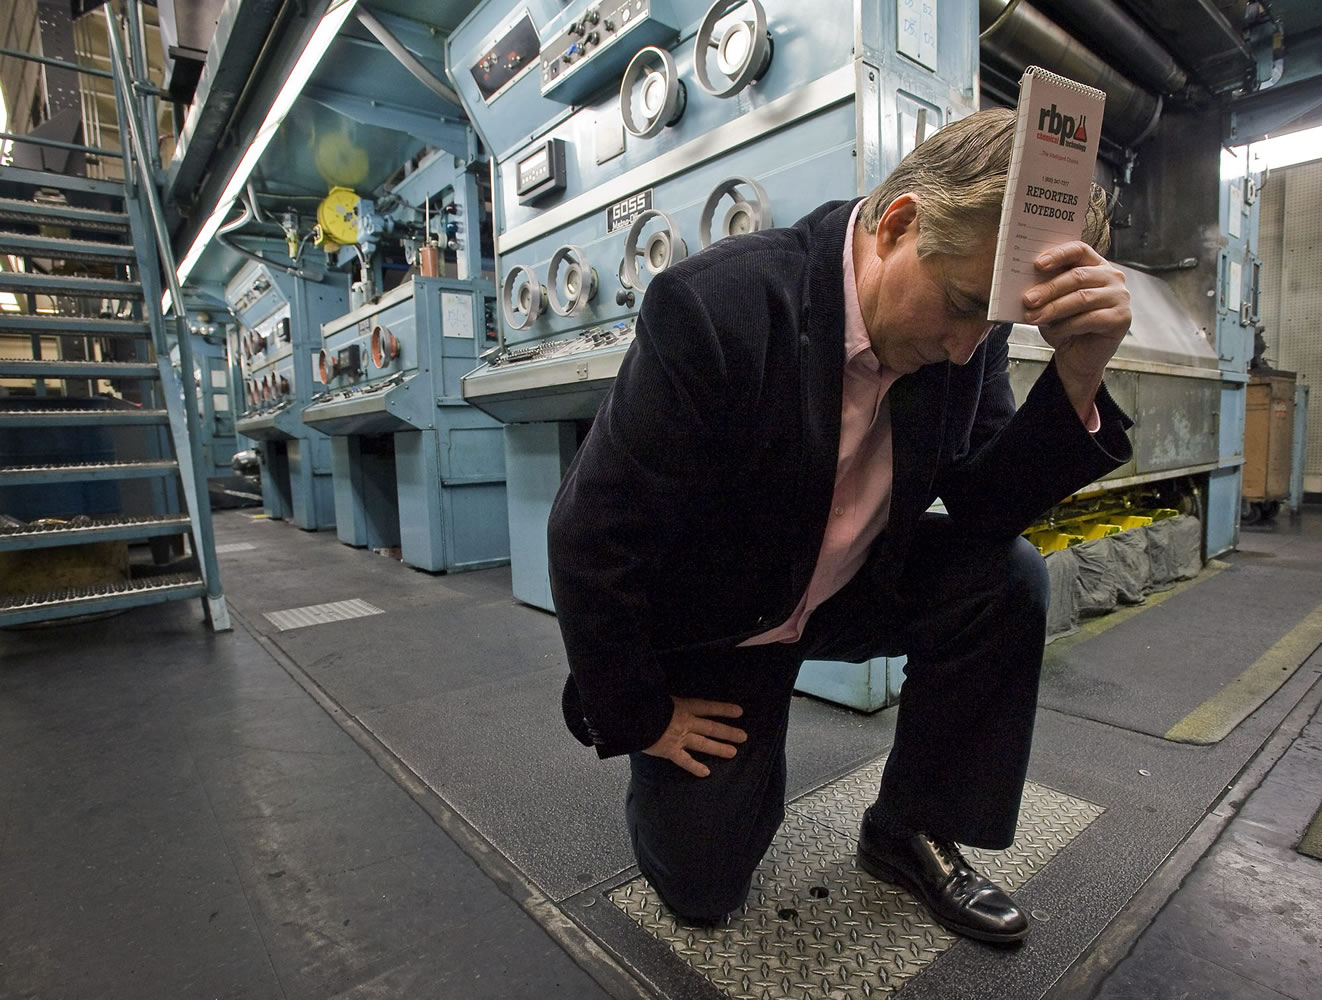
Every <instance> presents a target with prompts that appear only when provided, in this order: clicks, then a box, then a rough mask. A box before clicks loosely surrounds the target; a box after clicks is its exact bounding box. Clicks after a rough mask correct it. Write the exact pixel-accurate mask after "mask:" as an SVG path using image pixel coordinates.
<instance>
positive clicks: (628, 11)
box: [540, 0, 679, 104]
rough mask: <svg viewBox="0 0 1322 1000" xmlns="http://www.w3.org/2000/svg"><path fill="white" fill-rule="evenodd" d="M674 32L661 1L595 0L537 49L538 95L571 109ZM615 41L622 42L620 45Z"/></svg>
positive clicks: (613, 82)
mask: <svg viewBox="0 0 1322 1000" xmlns="http://www.w3.org/2000/svg"><path fill="white" fill-rule="evenodd" d="M678 33H679V28H678V26H677V24H676V23H675V21H674V18H673V17H671V16H670V13H669V11H668V10H667V5H666V4H665V3H664V0H601V3H597V4H594V5H592V6H591V7H589V8H588V9H587V10H586V11H584V12H583V15H582V16H581V17H577V18H575V19H574V20H572V21H570V22H569V23H568V24H567V25H565V27H564V28H562V29H561V30H560V32H559V33H558V34H556V35H555V36H554V37H553V38H551V39H550V41H548V42H547V43H546V44H545V45H544V46H543V47H542V54H541V62H540V65H541V78H542V96H543V97H548V98H550V99H551V100H554V101H560V102H562V103H564V104H576V103H579V102H580V101H582V100H583V98H585V97H587V96H588V95H589V94H591V93H593V92H595V91H597V90H601V89H603V88H604V87H606V86H618V85H619V78H620V73H621V72H623V70H624V68H625V67H626V66H628V65H629V60H631V59H632V58H633V56H634V53H635V52H637V51H638V49H639V48H641V47H642V46H645V45H654V44H657V43H660V42H667V41H670V40H671V39H673V38H674V37H675V36H676V35H677V34H678ZM621 39H627V40H628V41H627V43H625V44H622V43H621Z"/></svg>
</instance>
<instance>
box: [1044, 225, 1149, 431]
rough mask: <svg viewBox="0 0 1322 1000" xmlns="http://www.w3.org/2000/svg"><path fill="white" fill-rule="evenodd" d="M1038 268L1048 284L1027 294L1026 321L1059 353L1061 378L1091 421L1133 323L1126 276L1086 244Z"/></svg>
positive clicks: (1062, 250)
mask: <svg viewBox="0 0 1322 1000" xmlns="http://www.w3.org/2000/svg"><path fill="white" fill-rule="evenodd" d="M1034 266H1035V267H1036V268H1037V270H1038V272H1039V273H1040V274H1041V275H1042V276H1043V278H1044V280H1043V281H1042V282H1040V283H1039V284H1036V285H1034V286H1033V287H1032V288H1030V289H1028V291H1026V292H1025V293H1024V306H1025V309H1026V310H1027V312H1026V315H1025V319H1026V321H1027V322H1029V323H1033V324H1035V325H1036V326H1037V328H1038V330H1039V331H1040V332H1041V334H1042V339H1043V340H1045V341H1046V342H1047V343H1048V344H1050V345H1051V346H1052V347H1053V348H1055V351H1056V372H1057V374H1058V375H1059V376H1060V380H1061V382H1062V384H1063V385H1064V386H1065V392H1066V394H1067V395H1068V396H1069V399H1070V402H1071V403H1072V404H1073V405H1074V409H1075V410H1076V411H1077V412H1078V414H1079V417H1080V419H1084V420H1086V419H1087V418H1088V415H1089V414H1091V412H1092V406H1093V400H1094V398H1095V397H1096V395H1097V388H1098V386H1100V385H1101V383H1102V374H1103V372H1105V370H1106V364H1107V362H1108V361H1110V360H1111V357H1112V355H1114V354H1115V352H1116V349H1117V348H1118V347H1119V346H1120V342H1121V341H1122V340H1124V338H1125V334H1126V333H1127V332H1128V331H1129V324H1130V322H1131V320H1132V319H1133V315H1132V313H1131V312H1130V311H1129V289H1127V288H1126V287H1125V276H1124V274H1123V273H1122V272H1121V271H1120V270H1119V268H1116V267H1115V266H1113V265H1112V264H1110V263H1108V262H1107V261H1106V260H1105V259H1104V258H1103V257H1102V255H1101V254H1099V253H1098V252H1097V251H1096V250H1094V249H1093V248H1092V247H1090V246H1089V245H1088V244H1087V243H1084V242H1082V241H1081V240H1076V241H1074V242H1072V243H1063V244H1061V245H1060V246H1058V247H1052V248H1051V249H1050V250H1047V251H1045V252H1044V253H1042V254H1041V255H1040V256H1039V257H1038V258H1037V260H1036V261H1034Z"/></svg>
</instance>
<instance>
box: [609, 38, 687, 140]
mask: <svg viewBox="0 0 1322 1000" xmlns="http://www.w3.org/2000/svg"><path fill="white" fill-rule="evenodd" d="M687 104H688V91H686V90H685V89H684V84H683V83H682V82H681V81H680V79H679V71H678V70H677V69H676V68H675V57H674V56H672V55H671V54H670V53H669V52H667V51H666V50H665V49H661V48H657V47H656V46H655V45H649V46H647V48H645V49H639V50H638V53H637V54H636V55H635V56H634V57H633V59H631V60H630V61H629V66H628V68H627V69H626V70H625V71H624V78H623V79H622V80H621V81H620V117H621V118H623V119H624V127H625V128H626V129H628V130H629V134H630V135H636V136H638V137H639V138H640V139H650V138H651V137H652V136H654V135H657V134H658V133H660V132H661V130H662V129H664V128H665V127H666V126H668V125H674V124H675V123H676V122H678V121H679V120H680V119H681V118H682V117H684V108H685V106H686V105H687Z"/></svg>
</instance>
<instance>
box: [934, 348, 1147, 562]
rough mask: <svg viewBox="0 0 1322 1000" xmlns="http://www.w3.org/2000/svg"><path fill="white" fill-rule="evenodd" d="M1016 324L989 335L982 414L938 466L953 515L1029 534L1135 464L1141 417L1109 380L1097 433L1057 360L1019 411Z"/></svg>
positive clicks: (999, 531)
mask: <svg viewBox="0 0 1322 1000" xmlns="http://www.w3.org/2000/svg"><path fill="white" fill-rule="evenodd" d="M1008 334H1009V330H1008V328H1005V329H1004V330H998V331H997V332H996V334H994V335H993V337H992V338H991V339H989V341H988V346H987V358H986V364H985V367H984V369H983V370H984V373H985V374H984V377H983V381H982V386H981V395H980V397H979V402H978V408H977V414H976V416H975V418H974V423H973V428H972V430H971V432H970V434H969V436H968V441H967V444H966V445H965V446H963V447H961V449H960V451H959V452H958V453H957V454H956V455H955V456H954V457H953V459H952V460H950V461H948V462H945V464H943V466H942V468H941V469H940V470H939V472H938V476H937V481H936V493H937V495H938V496H940V497H941V499H942V501H943V502H944V503H945V506H946V510H947V512H948V513H949V514H950V516H951V517H955V518H968V519H970V520H974V519H976V521H977V524H978V527H979V530H980V531H982V532H985V533H989V534H995V535H1001V536H1006V537H1008V536H1012V535H1017V534H1021V533H1022V532H1023V531H1025V530H1026V529H1027V528H1028V527H1029V525H1031V524H1032V523H1033V522H1034V521H1035V520H1037V518H1039V517H1041V515H1042V514H1043V513H1044V512H1045V511H1046V510H1047V509H1048V508H1050V507H1051V506H1052V505H1053V504H1056V503H1059V502H1060V501H1061V500H1063V499H1064V498H1065V497H1068V496H1069V495H1070V494H1071V493H1075V492H1077V491H1078V490H1080V489H1082V488H1083V487H1085V486H1087V485H1088V484H1089V483H1092V482H1095V481H1096V480H1098V479H1100V478H1101V477H1102V476H1104V475H1106V473H1108V472H1110V471H1111V470H1112V469H1115V468H1118V467H1119V466H1121V465H1123V464H1124V463H1125V462H1127V461H1128V460H1129V458H1130V456H1131V455H1132V454H1133V448H1132V446H1131V444H1130V442H1129V438H1128V436H1127V434H1126V433H1125V432H1126V431H1127V430H1128V429H1129V428H1130V427H1132V426H1133V421H1132V420H1130V418H1129V417H1128V416H1127V415H1126V414H1125V413H1124V411H1123V410H1121V409H1120V407H1118V406H1117V405H1116V404H1115V402H1114V401H1113V400H1112V399H1111V395H1110V393H1109V392H1108V391H1107V389H1106V385H1105V384H1103V385H1102V386H1101V388H1100V389H1098V392H1097V399H1096V405H1097V412H1098V415H1099V416H1100V417H1101V426H1100V427H1099V428H1098V430H1097V432H1096V433H1090V432H1089V431H1088V429H1087V428H1086V427H1085V426H1084V424H1083V421H1082V420H1080V419H1079V415H1078V414H1077V413H1076V412H1075V410H1074V407H1073V406H1072V405H1071V404H1070V401H1069V397H1068V396H1066V394H1065V387H1064V385H1063V384H1062V383H1061V381H1060V377H1059V376H1058V375H1057V374H1056V364H1055V361H1054V360H1053V361H1052V362H1051V363H1050V364H1048V365H1047V367H1046V369H1045V370H1044V371H1043V372H1042V374H1041V375H1040V376H1039V377H1038V380H1037V382H1036V383H1034V385H1033V388H1032V389H1031V390H1030V391H1029V393H1028V396H1027V398H1026V399H1025V400H1024V403H1023V405H1022V406H1020V407H1019V408H1018V409H1017V410H1016V409H1015V405H1014V395H1013V393H1012V392H1011V390H1010V373H1009V343H1008Z"/></svg>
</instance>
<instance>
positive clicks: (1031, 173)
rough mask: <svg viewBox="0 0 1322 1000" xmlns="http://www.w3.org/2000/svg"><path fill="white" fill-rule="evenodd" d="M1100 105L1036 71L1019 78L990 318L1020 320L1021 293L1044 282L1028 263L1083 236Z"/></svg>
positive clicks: (1100, 100) (1094, 96) (1101, 98)
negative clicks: (1016, 120) (1044, 252)
mask: <svg viewBox="0 0 1322 1000" xmlns="http://www.w3.org/2000/svg"><path fill="white" fill-rule="evenodd" d="M1105 107H1106V94H1105V93H1104V92H1102V91H1100V90H1098V89H1097V88H1095V87H1088V86H1085V85H1084V84H1082V83H1076V82H1075V81H1073V80H1070V79H1067V78H1065V77H1063V76H1058V75H1057V74H1055V73H1051V72H1048V71H1047V70H1044V69H1042V68H1041V67H1040V66H1029V67H1028V68H1027V69H1026V70H1024V75H1023V76H1022V77H1020V79H1019V121H1018V124H1017V125H1016V126H1015V134H1014V150H1013V152H1012V153H1011V154H1010V175H1009V179H1008V180H1007V182H1006V185H1005V200H1004V201H1003V202H1002V203H1001V225H1000V229H999V231H998V232H997V235H996V263H995V266H994V269H993V271H992V286H991V298H990V301H989V303H988V308H987V318H988V319H989V320H991V321H993V322H998V323H1022V322H1024V304H1023V294H1024V292H1025V291H1026V290H1027V289H1028V288H1029V287H1030V286H1032V285H1035V284H1037V283H1038V282H1039V281H1041V280H1042V279H1041V276H1040V275H1039V274H1038V272H1037V271H1036V270H1035V269H1034V267H1033V261H1034V260H1035V259H1036V258H1037V256H1038V254H1040V253H1041V252H1042V251H1043V250H1046V249H1048V248H1049V247H1053V246H1058V245H1060V244H1061V243H1068V242H1069V241H1070V240H1077V239H1078V238H1079V237H1080V236H1081V235H1082V234H1083V218H1084V213H1085V212H1086V211H1087V208H1088V196H1089V192H1090V189H1091V187H1092V179H1093V169H1094V167H1095V166H1096V164H1097V145H1098V142H1099V141H1100V139H1101V135H1102V112H1103V110H1104V109H1105Z"/></svg>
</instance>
